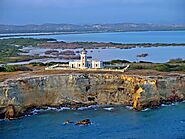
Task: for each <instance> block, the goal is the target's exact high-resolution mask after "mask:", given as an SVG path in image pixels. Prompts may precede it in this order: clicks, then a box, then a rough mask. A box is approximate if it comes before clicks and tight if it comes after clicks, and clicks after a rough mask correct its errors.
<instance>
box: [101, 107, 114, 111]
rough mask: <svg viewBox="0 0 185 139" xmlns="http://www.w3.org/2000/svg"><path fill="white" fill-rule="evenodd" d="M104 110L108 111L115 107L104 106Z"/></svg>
mask: <svg viewBox="0 0 185 139" xmlns="http://www.w3.org/2000/svg"><path fill="white" fill-rule="evenodd" d="M103 109H104V110H107V111H111V110H113V109H114V108H113V107H109V108H103Z"/></svg>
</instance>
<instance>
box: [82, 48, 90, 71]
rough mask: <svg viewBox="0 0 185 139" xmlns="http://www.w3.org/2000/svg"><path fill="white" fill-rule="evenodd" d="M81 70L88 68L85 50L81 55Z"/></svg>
mask: <svg viewBox="0 0 185 139" xmlns="http://www.w3.org/2000/svg"><path fill="white" fill-rule="evenodd" d="M80 56H81V68H88V62H87V51H86V50H85V48H83V50H82V52H81V54H80Z"/></svg>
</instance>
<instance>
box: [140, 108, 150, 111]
mask: <svg viewBox="0 0 185 139" xmlns="http://www.w3.org/2000/svg"><path fill="white" fill-rule="evenodd" d="M149 110H151V109H150V108H146V109H143V110H141V111H142V112H144V111H149Z"/></svg>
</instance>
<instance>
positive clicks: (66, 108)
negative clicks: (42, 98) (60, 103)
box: [56, 107, 71, 111]
mask: <svg viewBox="0 0 185 139" xmlns="http://www.w3.org/2000/svg"><path fill="white" fill-rule="evenodd" d="M63 110H71V108H69V107H60V108H59V109H56V111H63Z"/></svg>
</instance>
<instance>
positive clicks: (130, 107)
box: [126, 106, 134, 110]
mask: <svg viewBox="0 0 185 139" xmlns="http://www.w3.org/2000/svg"><path fill="white" fill-rule="evenodd" d="M126 108H127V109H129V110H133V109H134V108H133V107H132V106H126Z"/></svg>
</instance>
